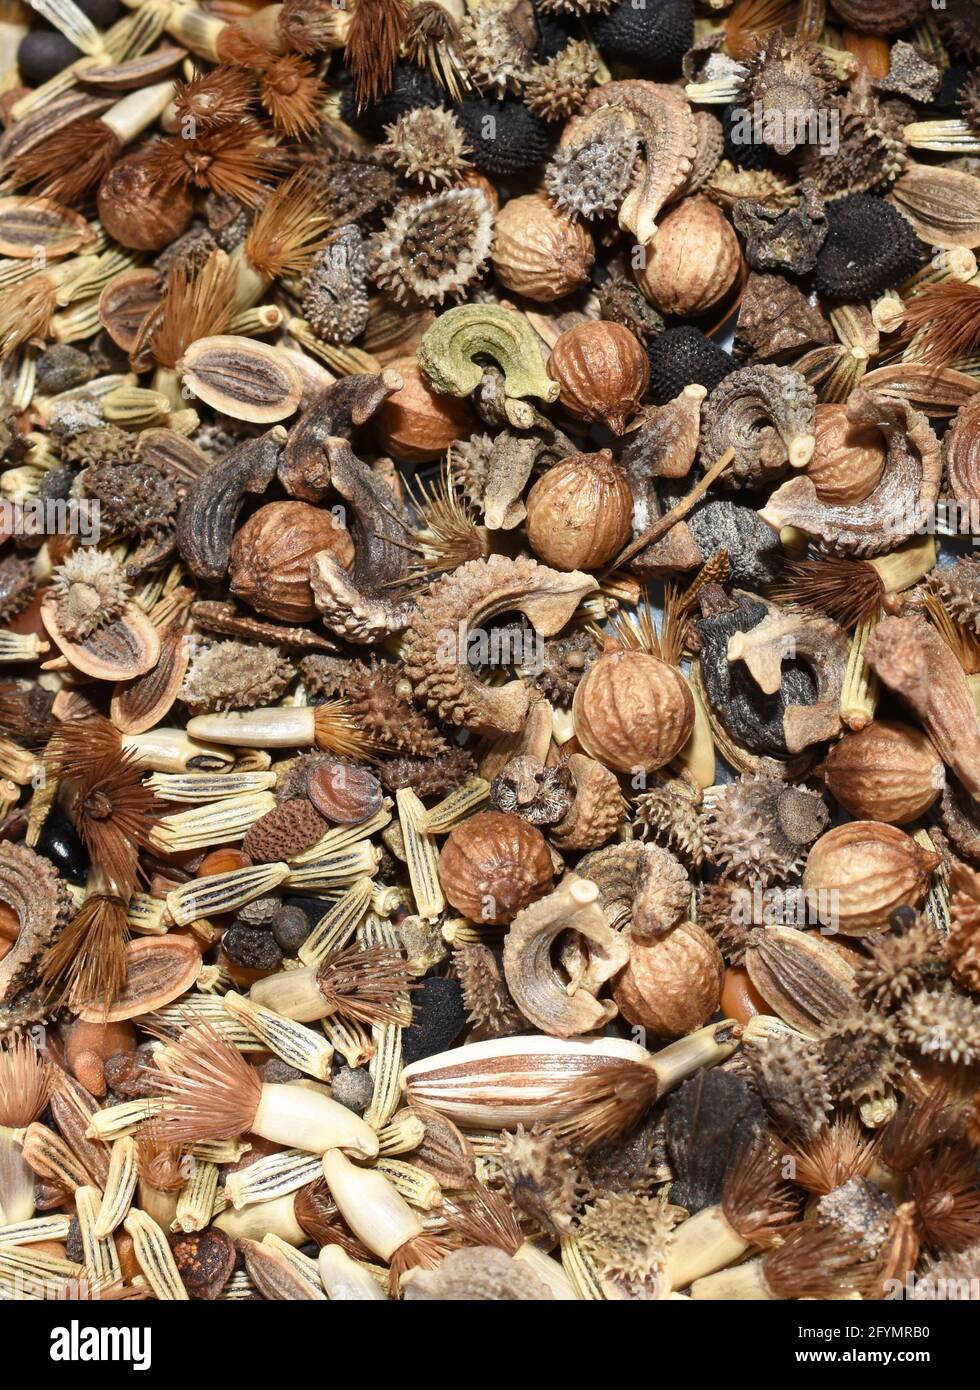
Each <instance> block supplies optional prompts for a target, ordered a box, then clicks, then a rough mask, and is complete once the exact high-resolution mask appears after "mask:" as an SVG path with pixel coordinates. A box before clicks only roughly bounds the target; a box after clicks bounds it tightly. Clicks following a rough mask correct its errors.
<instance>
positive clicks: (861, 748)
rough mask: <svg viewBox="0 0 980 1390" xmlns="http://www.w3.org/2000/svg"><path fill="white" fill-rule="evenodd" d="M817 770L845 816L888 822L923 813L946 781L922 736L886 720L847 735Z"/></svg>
mask: <svg viewBox="0 0 980 1390" xmlns="http://www.w3.org/2000/svg"><path fill="white" fill-rule="evenodd" d="M817 771H818V772H822V773H823V779H824V782H825V784H826V787H827V790H828V791H829V792H830V794H831V795H832V796H834V797H836V799H837V800H838V801H839V802H840V804H841V805H842V806H843V807H844V809H845V811H847V813H848V814H849V815H851V816H854V817H856V818H857V819H858V820H877V821H886V822H887V823H888V824H890V825H907V824H908V822H909V821H914V820H916V819H917V818H918V817H919V816H921V815H923V814H924V813H925V812H926V811H927V810H928V809H929V807H930V806H931V805H932V803H933V802H934V801H935V800H936V797H937V796H938V795H939V793H940V792H941V791H942V789H943V786H944V784H945V781H946V766H945V764H944V763H943V760H942V758H940V757H939V755H938V753H937V752H936V750H935V748H933V746H932V744H931V743H930V742H929V739H928V738H927V737H926V735H925V734H924V733H922V732H921V730H919V729H915V728H913V727H912V726H911V725H910V724H899V723H895V722H893V721H891V720H885V719H880V720H875V721H873V722H872V723H870V724H868V725H867V726H866V727H865V728H864V729H861V730H860V731H859V732H858V733H853V734H846V735H845V736H844V738H842V739H841V741H840V742H839V743H835V744H834V746H833V747H832V748H831V750H830V752H829V753H828V754H827V757H826V758H825V759H824V762H823V764H822V765H821V767H820V768H818V769H817Z"/></svg>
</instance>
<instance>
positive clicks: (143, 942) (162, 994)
mask: <svg viewBox="0 0 980 1390" xmlns="http://www.w3.org/2000/svg"><path fill="white" fill-rule="evenodd" d="M200 973H201V952H200V951H199V949H198V947H197V946H196V945H195V943H194V942H193V941H192V940H191V939H190V937H188V936H176V935H174V934H170V933H168V934H167V935H166V936H147V937H142V938H141V939H139V940H137V941H130V942H129V943H128V945H127V947H126V984H125V986H124V988H123V990H122V992H121V993H120V994H118V995H117V996H116V998H115V1000H114V1001H113V1003H112V1006H111V1007H110V1008H109V1009H108V1011H107V1010H106V1008H105V1004H104V1001H103V1000H93V1001H92V1002H91V1003H90V1004H88V1005H86V1006H84V1007H82V1008H80V1009H79V1010H78V1016H79V1018H81V1019H83V1020H84V1022H86V1023H119V1022H120V1021H121V1020H122V1019H125V1018H136V1017H137V1016H138V1015H140V1014H147V1013H150V1012H152V1010H154V1009H159V1008H162V1007H163V1005H165V1004H169V1003H170V1002H171V1001H172V1000H174V999H177V998H178V997H179V996H180V995H181V994H183V993H184V992H185V991H186V990H188V989H190V988H191V986H192V985H193V984H194V981H195V980H196V979H197V977H198V975H199V974H200Z"/></svg>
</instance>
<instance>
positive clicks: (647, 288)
mask: <svg viewBox="0 0 980 1390" xmlns="http://www.w3.org/2000/svg"><path fill="white" fill-rule="evenodd" d="M741 265H742V252H741V249H740V247H739V244H738V237H737V236H736V235H735V228H734V227H733V226H732V224H731V223H730V222H729V220H728V218H727V217H726V216H725V214H724V213H723V212H722V210H721V208H719V207H718V205H717V204H716V203H713V202H712V201H711V199H710V198H705V197H701V196H698V197H694V198H684V199H682V201H681V202H679V203H678V204H677V206H676V207H674V208H671V210H670V211H669V212H668V213H667V214H666V216H665V217H664V218H663V219H662V220H661V222H660V225H659V227H658V229H657V235H656V236H655V237H654V239H653V241H651V242H650V244H649V245H648V246H647V247H646V248H645V259H644V262H643V265H642V267H641V268H640V269H638V270H637V272H636V282H637V284H638V285H639V287H640V289H641V290H642V291H643V293H644V294H645V295H646V297H647V299H649V301H650V303H651V304H652V305H653V306H654V308H656V309H659V310H660V312H661V313H662V314H674V315H677V316H682V315H688V314H694V315H696V314H705V313H707V312H708V310H709V309H711V308H713V307H714V306H715V305H716V304H718V303H719V302H720V301H721V300H722V299H724V298H725V296H726V295H727V294H728V292H729V291H730V290H731V288H732V286H733V285H734V284H735V281H736V280H737V279H738V274H739V271H740V269H741Z"/></svg>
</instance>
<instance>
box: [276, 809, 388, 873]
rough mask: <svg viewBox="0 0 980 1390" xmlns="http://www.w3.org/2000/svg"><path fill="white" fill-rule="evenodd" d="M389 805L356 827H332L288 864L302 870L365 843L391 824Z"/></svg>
mask: <svg viewBox="0 0 980 1390" xmlns="http://www.w3.org/2000/svg"><path fill="white" fill-rule="evenodd" d="M390 807H391V803H390V802H387V801H386V802H385V804H384V805H383V806H382V808H381V810H380V811H375V813H374V815H373V816H369V817H368V819H367V820H362V821H359V822H358V823H357V825H334V826H331V828H330V829H329V830H328V831H327V832H326V834H325V835H323V836H322V837H321V838H320V839H319V840H317V842H316V844H315V845H310V847H309V849H304V850H303V851H302V853H300V854H296V855H294V856H293V857H292V859H290V861H289V862H290V864H292V865H294V866H295V867H296V868H303V867H304V866H305V865H307V864H318V863H319V862H320V861H321V860H322V859H329V858H330V857H331V856H332V855H335V854H340V853H341V852H342V851H343V850H346V849H352V848H355V847H356V846H357V845H358V844H359V843H360V842H361V841H367V840H369V839H370V837H371V836H372V835H376V834H377V833H378V831H379V830H384V828H385V826H386V825H390V824H391V809H390Z"/></svg>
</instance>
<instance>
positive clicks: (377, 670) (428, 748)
mask: <svg viewBox="0 0 980 1390" xmlns="http://www.w3.org/2000/svg"><path fill="white" fill-rule="evenodd" d="M339 693H340V694H342V695H343V696H344V697H345V699H346V700H347V702H348V706H349V709H350V715H351V718H352V719H353V720H354V721H355V723H356V724H357V726H358V728H361V729H363V730H364V732H365V733H366V734H369V735H370V736H371V738H373V739H374V740H375V742H376V743H377V744H379V745H381V746H382V747H384V748H388V749H390V750H392V751H395V750H397V751H399V752H403V753H411V754H414V755H415V756H416V757H422V758H431V757H435V756H436V754H438V753H443V752H445V750H446V748H447V743H446V739H445V738H444V737H443V735H442V734H441V733H439V731H438V730H437V728H436V727H435V725H434V724H433V723H432V722H431V720H429V719H427V718H426V716H425V715H424V714H423V713H422V711H421V710H420V709H418V708H417V707H416V706H415V705H414V704H413V703H412V687H411V683H410V682H409V681H408V679H407V678H406V675H405V669H404V667H403V666H402V665H401V664H400V663H399V662H394V661H387V662H378V661H377V660H376V659H374V658H372V660H371V664H370V665H369V666H366V665H364V664H362V663H358V664H352V666H351V669H350V671H349V672H348V673H347V675H346V676H345V678H344V680H343V682H342V685H341V689H340V692H339Z"/></svg>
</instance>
